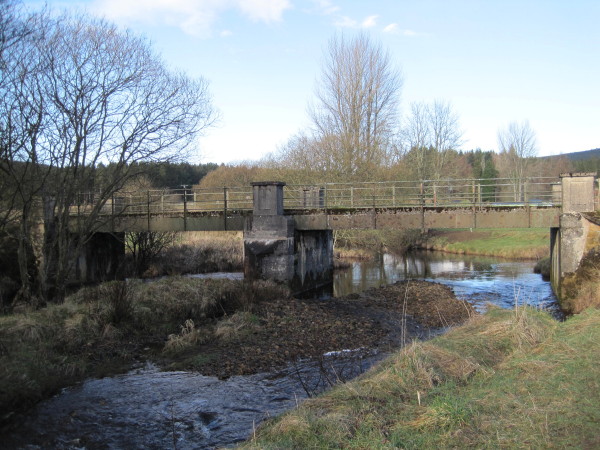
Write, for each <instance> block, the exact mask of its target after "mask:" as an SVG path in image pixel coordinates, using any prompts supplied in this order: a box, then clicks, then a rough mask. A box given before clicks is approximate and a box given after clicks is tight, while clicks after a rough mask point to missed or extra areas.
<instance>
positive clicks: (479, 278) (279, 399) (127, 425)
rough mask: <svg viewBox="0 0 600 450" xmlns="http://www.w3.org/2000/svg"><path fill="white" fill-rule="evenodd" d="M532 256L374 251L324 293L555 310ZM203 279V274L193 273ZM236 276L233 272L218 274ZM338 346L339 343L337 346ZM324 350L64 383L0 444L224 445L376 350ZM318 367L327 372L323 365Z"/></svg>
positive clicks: (360, 365)
mask: <svg viewBox="0 0 600 450" xmlns="http://www.w3.org/2000/svg"><path fill="white" fill-rule="evenodd" d="M532 268H533V263H532V262H522V261H518V262H515V261H507V260H498V259H495V258H484V257H468V256H462V255H447V254H439V253H434V252H419V253H412V254H410V255H407V256H405V257H397V256H393V255H380V256H379V257H377V258H375V259H374V260H372V261H362V262H356V263H354V264H353V265H352V267H350V268H348V269H344V270H338V271H337V273H336V275H335V280H334V283H333V295H335V296H342V295H346V294H349V293H353V292H360V291H363V290H365V289H368V288H370V287H376V286H380V285H382V284H390V283H394V282H396V281H399V280H405V279H414V278H420V279H426V280H432V281H437V282H441V283H444V284H447V285H449V286H451V287H452V288H453V289H454V291H455V292H456V294H457V295H458V296H459V297H462V298H466V299H468V300H469V301H470V302H472V303H473V304H474V306H475V307H476V309H478V310H480V311H481V310H484V309H485V308H486V305H487V303H488V302H491V303H494V304H497V305H499V306H502V307H513V306H514V305H515V303H517V302H518V303H519V304H522V303H528V304H532V305H535V306H538V307H544V308H547V309H550V310H556V309H557V306H556V299H555V297H554V295H553V294H552V290H551V288H550V285H549V283H548V282H546V281H543V280H542V278H541V276H540V275H536V274H533V273H532ZM202 276H206V275H202ZM218 276H219V277H227V278H240V277H241V274H219V275H218ZM340 350H341V349H340ZM346 353H348V352H344V353H343V354H342V355H343V356H350V357H349V358H339V355H337V356H338V357H336V355H330V356H329V357H327V358H326V359H325V360H324V361H325V364H323V361H322V362H320V363H307V362H305V363H302V364H299V365H297V366H291V367H288V368H287V369H285V370H282V371H278V372H274V373H268V374H256V375H250V376H236V377H232V378H230V379H228V380H219V379H217V378H214V377H205V376H202V375H199V374H196V373H187V372H160V371H159V370H158V369H157V368H156V367H153V366H146V367H144V368H139V369H136V370H134V371H132V372H130V373H128V374H124V375H118V376H114V377H110V378H103V379H96V380H88V381H86V382H84V383H82V384H80V385H78V386H75V387H71V388H67V389H64V390H63V392H62V393H61V394H59V395H58V396H56V397H54V398H52V399H50V400H48V401H45V402H43V403H41V404H40V405H38V407H37V408H36V409H35V410H34V411H33V412H32V413H31V414H30V415H29V416H28V417H27V419H26V420H25V421H24V423H23V424H22V425H21V426H20V428H19V429H17V430H15V431H14V432H13V433H12V434H11V435H10V436H6V437H5V438H3V441H2V442H0V447H2V448H29V449H42V448H43V449H46V448H58V449H83V448H86V449H105V448H107V449H163V448H177V449H202V448H215V447H222V446H227V445H233V444H235V443H236V442H239V441H241V440H244V439H246V438H248V437H249V436H251V434H252V431H253V429H254V428H255V427H256V426H257V425H258V424H259V423H260V422H262V421H263V420H264V419H266V418H268V417H271V416H273V415H276V414H279V413H281V412H283V411H286V410H289V409H291V408H294V407H295V406H296V405H297V403H298V402H299V401H301V400H302V399H304V398H306V396H307V392H311V393H315V392H319V391H321V390H323V389H324V388H325V387H327V386H328V385H329V383H328V379H337V378H342V379H350V378H352V377H354V376H356V375H357V374H358V373H361V372H362V371H364V370H366V368H368V367H369V366H370V365H372V364H373V363H374V362H375V361H376V360H378V359H379V358H381V355H367V356H365V355H362V354H356V355H353V354H352V353H350V354H349V355H348V354H346ZM324 367H327V368H328V369H329V370H330V371H331V370H333V371H334V372H330V373H329V374H327V372H324V371H323V368H324Z"/></svg>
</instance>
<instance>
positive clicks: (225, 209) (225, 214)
mask: <svg viewBox="0 0 600 450" xmlns="http://www.w3.org/2000/svg"><path fill="white" fill-rule="evenodd" d="M223 228H224V229H225V231H227V187H225V186H223Z"/></svg>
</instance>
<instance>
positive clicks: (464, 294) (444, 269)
mask: <svg viewBox="0 0 600 450" xmlns="http://www.w3.org/2000/svg"><path fill="white" fill-rule="evenodd" d="M534 265H535V262H533V261H513V260H505V259H499V258H492V257H484V256H467V255H454V254H449V253H439V252H428V251H419V252H411V253H409V254H407V255H404V256H396V255H391V254H383V255H378V256H377V257H376V258H375V259H373V260H370V261H357V262H354V263H353V264H352V267H350V268H348V269H344V270H340V271H338V272H337V273H336V275H335V279H334V282H333V296H335V297H340V296H343V295H347V294H351V293H353V292H362V291H364V290H366V289H368V288H371V287H378V286H381V285H384V284H391V283H395V282H396V281H401V280H410V279H423V280H428V281H435V282H438V283H442V284H446V285H448V286H450V287H452V289H453V290H454V292H455V294H456V295H457V297H459V298H463V299H465V300H467V301H469V302H470V303H471V304H473V306H474V307H475V309H476V310H477V311H479V312H484V311H485V310H486V308H487V305H488V304H489V303H491V304H494V305H497V306H500V307H502V308H513V307H514V306H516V305H522V304H528V305H531V306H535V307H538V308H541V309H545V310H548V311H550V312H551V313H552V314H554V315H556V316H560V311H559V308H558V302H557V299H556V296H555V295H554V293H553V292H552V287H551V286H550V283H549V282H548V281H545V280H543V279H542V276H541V275H539V274H535V273H533V266H534Z"/></svg>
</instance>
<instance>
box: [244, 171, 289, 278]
mask: <svg viewBox="0 0 600 450" xmlns="http://www.w3.org/2000/svg"><path fill="white" fill-rule="evenodd" d="M283 186H285V183H282V182H278V181H272V182H269V181H265V182H257V183H252V191H253V202H254V208H253V215H252V217H250V218H248V219H247V221H246V226H245V229H244V276H245V277H246V278H249V279H261V278H262V279H271V280H275V281H279V282H290V281H291V280H292V279H293V276H294V221H293V219H292V217H289V216H284V215H283Z"/></svg>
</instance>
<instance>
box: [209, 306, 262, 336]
mask: <svg viewBox="0 0 600 450" xmlns="http://www.w3.org/2000/svg"><path fill="white" fill-rule="evenodd" d="M258 326H259V325H258V317H257V316H255V315H254V314H252V313H251V312H249V311H238V312H236V313H235V314H233V315H231V316H229V317H227V318H225V319H223V320H220V321H219V323H218V324H217V327H216V330H215V336H216V337H217V338H218V339H220V340H223V341H233V340H237V339H239V338H241V337H243V336H244V335H245V334H246V333H250V332H252V331H253V330H255V329H257V328H258Z"/></svg>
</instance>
